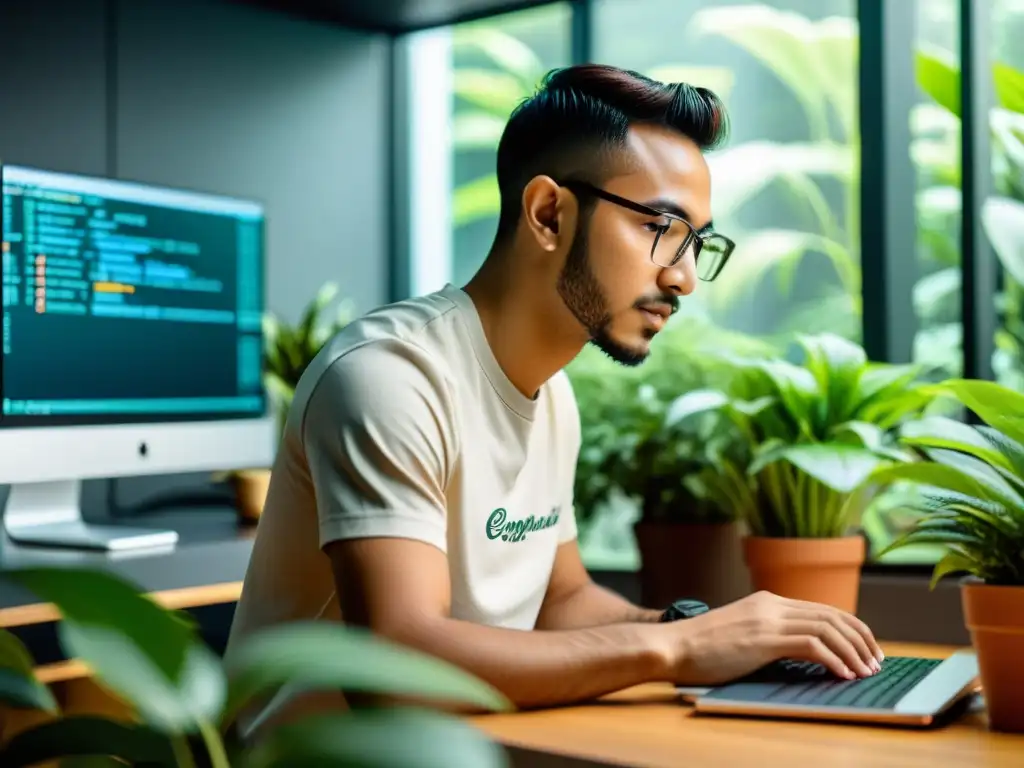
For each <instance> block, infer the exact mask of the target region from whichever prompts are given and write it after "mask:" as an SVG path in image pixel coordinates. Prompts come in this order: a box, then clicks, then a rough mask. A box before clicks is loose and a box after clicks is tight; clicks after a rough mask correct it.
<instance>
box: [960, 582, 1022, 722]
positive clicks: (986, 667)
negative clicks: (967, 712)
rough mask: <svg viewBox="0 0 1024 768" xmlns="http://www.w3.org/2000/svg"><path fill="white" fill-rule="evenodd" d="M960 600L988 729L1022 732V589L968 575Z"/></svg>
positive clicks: (963, 583)
mask: <svg viewBox="0 0 1024 768" xmlns="http://www.w3.org/2000/svg"><path fill="white" fill-rule="evenodd" d="M960 598H961V602H962V605H963V609H964V623H965V624H966V625H967V629H968V630H969V631H970V633H971V644H972V645H973V646H974V650H975V653H976V654H977V656H978V668H979V671H980V673H981V687H982V689H983V691H984V695H985V708H986V709H987V711H988V721H989V727H990V728H991V729H992V730H994V731H1006V732H1010V733H1024V663H1022V661H1021V660H1022V659H1024V587H1001V586H993V585H990V584H985V583H984V582H982V581H980V580H979V579H975V578H968V579H964V581H963V582H962V583H961V588H960Z"/></svg>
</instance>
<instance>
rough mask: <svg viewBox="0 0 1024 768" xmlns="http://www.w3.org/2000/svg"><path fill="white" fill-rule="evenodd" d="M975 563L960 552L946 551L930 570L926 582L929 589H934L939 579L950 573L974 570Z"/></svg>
mask: <svg viewBox="0 0 1024 768" xmlns="http://www.w3.org/2000/svg"><path fill="white" fill-rule="evenodd" d="M976 567H977V566H976V564H975V563H974V561H973V560H971V559H970V558H969V557H966V556H965V555H964V554H962V553H960V552H947V553H946V554H945V555H943V557H942V559H941V560H939V562H937V563H936V564H935V568H934V570H933V571H932V578H931V580H930V581H929V583H928V588H929V589H935V587H936V586H937V585H938V583H939V581H940V580H941V579H942V578H943V577H945V576H948V575H949V574H952V573H963V572H965V571H966V572H968V573H971V572H974V571H975V570H976Z"/></svg>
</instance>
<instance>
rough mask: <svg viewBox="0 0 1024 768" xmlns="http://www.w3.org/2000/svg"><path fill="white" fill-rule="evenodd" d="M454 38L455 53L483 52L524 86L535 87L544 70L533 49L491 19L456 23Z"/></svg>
mask: <svg viewBox="0 0 1024 768" xmlns="http://www.w3.org/2000/svg"><path fill="white" fill-rule="evenodd" d="M451 41H452V54H453V55H454V56H461V55H463V54H465V53H467V52H479V53H482V54H483V55H484V56H486V57H487V58H489V59H490V60H491V62H492V63H493V64H494V65H495V66H496V67H497V68H498V69H499V70H501V71H502V72H503V73H505V74H509V75H512V76H514V77H515V78H516V79H517V80H518V81H519V83H520V85H521V86H522V87H523V88H524V89H532V88H533V87H534V86H535V85H536V83H537V82H538V81H539V80H540V78H541V77H542V76H543V74H544V65H543V62H541V60H540V58H539V57H538V56H537V54H536V53H535V52H534V50H533V49H532V48H530V46H528V45H526V43H524V42H522V41H521V40H519V39H518V38H516V37H515V36H513V35H510V34H508V33H507V32H504V31H502V30H501V29H498V28H496V27H495V26H493V22H491V21H481V22H476V23H470V24H456V25H455V26H454V27H452V37H451ZM456 69H457V71H458V70H461V69H463V68H462V67H457V68H456Z"/></svg>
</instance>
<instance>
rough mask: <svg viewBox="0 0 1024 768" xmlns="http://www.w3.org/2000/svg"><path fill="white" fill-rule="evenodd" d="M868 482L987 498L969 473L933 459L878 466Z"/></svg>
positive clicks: (983, 489)
mask: <svg viewBox="0 0 1024 768" xmlns="http://www.w3.org/2000/svg"><path fill="white" fill-rule="evenodd" d="M868 482H872V483H876V484H878V485H887V484H890V483H897V482H907V483H914V484H917V485H923V486H932V487H934V488H943V489H945V490H947V491H953V492H955V493H962V494H964V495H965V496H973V497H974V498H977V499H980V500H982V501H984V500H985V499H987V498H989V494H988V491H987V490H986V488H985V486H984V485H983V484H982V483H980V482H978V481H977V480H976V479H975V478H973V477H972V476H971V475H969V474H967V473H965V472H963V471H962V470H960V469H959V468H957V467H951V466H949V465H946V464H939V463H936V462H933V461H922V462H917V463H913V464H893V465H891V466H886V467H880V468H878V469H876V470H875V471H874V472H872V473H871V475H870V476H869V477H868Z"/></svg>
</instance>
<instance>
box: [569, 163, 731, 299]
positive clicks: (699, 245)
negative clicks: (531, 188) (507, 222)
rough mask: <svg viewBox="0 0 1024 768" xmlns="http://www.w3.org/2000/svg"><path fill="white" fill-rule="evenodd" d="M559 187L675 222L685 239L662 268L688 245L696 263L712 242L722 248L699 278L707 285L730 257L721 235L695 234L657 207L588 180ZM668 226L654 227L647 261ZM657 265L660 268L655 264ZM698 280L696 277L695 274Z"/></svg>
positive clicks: (727, 242) (685, 223) (726, 241)
mask: <svg viewBox="0 0 1024 768" xmlns="http://www.w3.org/2000/svg"><path fill="white" fill-rule="evenodd" d="M559 186H562V187H565V188H566V189H570V190H572V191H573V192H576V193H579V192H585V193H588V194H591V195H594V196H595V197H599V198H601V199H602V200H606V201H607V202H609V203H613V204H614V205H618V206H619V207H621V208H626V209H628V210H630V211H634V212H635V213H642V214H643V215H645V216H660V217H664V218H666V219H670V220H671V221H678V222H679V223H680V224H682V225H683V226H684V227H686V229H687V231H688V234H687V236H686V237H685V238H683V242H682V244H681V245H680V246H679V249H678V250H677V251H676V255H675V256H674V257H673V258H672V263H671V264H669V265H667V266H666V268H668V267H673V266H675V265H676V264H677V263H678V262H679V259H681V258H682V257H683V254H684V253H686V249H687V248H688V247H689V246H690V244H691V243H693V244H694V250H693V260H694V262H696V261H697V259H698V258H699V257H700V252H701V250H703V248H704V244H705V243H706V242H707V241H708V240H714V241H715V242H716V243H721V244H722V246H723V247H722V256H721V258H720V259H719V262H718V265H717V268H716V269H715V271H714V272H713V273H712V274H711V276H710V277H701V278H700V279H701V280H703V281H704V282H706V283H710V282H711V281H712V280H714V279H715V278H716V277H718V276H719V275H720V274H721V273H722V268H723V267H724V266H725V263H726V262H727V261H728V260H729V256H731V255H732V252H733V251H734V250H735V248H736V243H734V242H733V241H732V240H730V239H729V238H728V237H726V236H725V235H722V234H719V233H718V232H709V233H707V234H701V233H700V232H698V231H697V228H696V227H694V226H693V224H691V223H690V222H688V221H687V220H686V219H684V218H683V217H682V216H677V215H675V214H674V213H669V212H668V211H661V210H658V209H657V208H651V207H650V206H648V205H644V204H643V203H638V202H636V201H635V200H630V199H629V198H625V197H620V196H619V195H616V194H614V193H612V192H608V191H606V190H603V189H601V188H600V187H598V186H595V185H594V184H591V183H590V182H589V181H565V182H560V183H559ZM669 226H671V225H670V224H667V225H665V226H663V227H658V230H657V232H655V234H654V243H653V244H652V245H651V261H654V253H655V251H657V249H658V242H659V241H660V240H661V236H662V235H663V234H665V233H666V232H668V229H669ZM654 263H655V264H658V262H656V261H654ZM658 266H662V265H661V264H658ZM698 277H700V274H699V272H698Z"/></svg>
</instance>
